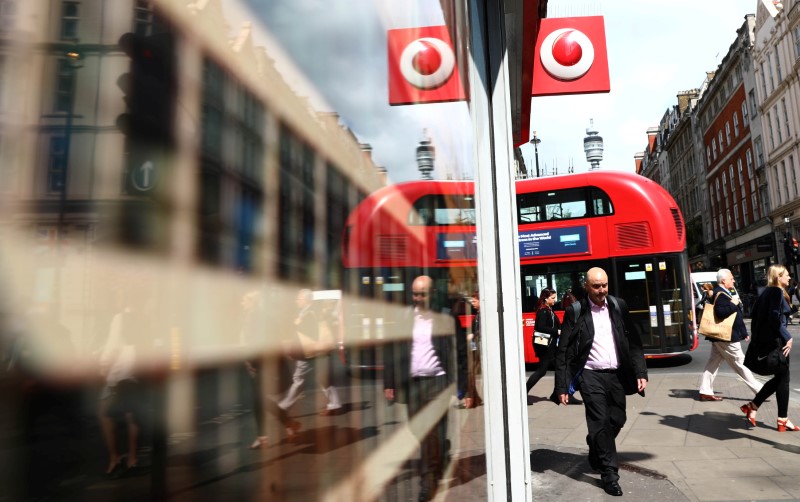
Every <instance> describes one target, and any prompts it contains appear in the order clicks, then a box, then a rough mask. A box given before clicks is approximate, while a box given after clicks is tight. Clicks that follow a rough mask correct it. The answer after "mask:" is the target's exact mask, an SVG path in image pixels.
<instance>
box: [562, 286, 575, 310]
mask: <svg viewBox="0 0 800 502" xmlns="http://www.w3.org/2000/svg"><path fill="white" fill-rule="evenodd" d="M577 300H578V299H577V298H575V295H573V294H572V288H567V290H566V291H565V292H564V296H563V297H561V309H562V310H567V308H568V307H569V306H570V305H572V304H573V303H575V302H576V301H577Z"/></svg>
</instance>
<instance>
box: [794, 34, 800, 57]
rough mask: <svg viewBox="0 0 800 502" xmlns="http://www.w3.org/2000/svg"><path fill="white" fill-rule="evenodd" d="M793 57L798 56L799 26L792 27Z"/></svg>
mask: <svg viewBox="0 0 800 502" xmlns="http://www.w3.org/2000/svg"><path fill="white" fill-rule="evenodd" d="M794 57H795V58H796V59H797V58H800V26H796V27H795V28H794Z"/></svg>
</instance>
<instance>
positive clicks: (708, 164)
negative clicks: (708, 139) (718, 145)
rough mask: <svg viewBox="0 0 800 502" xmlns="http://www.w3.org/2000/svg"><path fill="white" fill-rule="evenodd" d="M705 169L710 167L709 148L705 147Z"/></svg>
mask: <svg viewBox="0 0 800 502" xmlns="http://www.w3.org/2000/svg"><path fill="white" fill-rule="evenodd" d="M706 161H707V163H706V167H711V147H710V146H707V147H706Z"/></svg>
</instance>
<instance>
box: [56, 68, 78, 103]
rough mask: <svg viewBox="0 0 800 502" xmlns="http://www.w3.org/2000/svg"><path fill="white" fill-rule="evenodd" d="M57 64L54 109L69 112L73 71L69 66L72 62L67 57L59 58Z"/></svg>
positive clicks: (73, 79) (73, 85) (73, 80)
mask: <svg viewBox="0 0 800 502" xmlns="http://www.w3.org/2000/svg"><path fill="white" fill-rule="evenodd" d="M57 64H58V70H57V71H58V74H57V75H56V101H55V109H56V111H57V112H62V113H71V112H72V110H71V104H72V94H73V89H74V88H75V72H74V71H73V68H72V66H71V64H72V62H71V61H69V60H67V59H59V60H58V63H57Z"/></svg>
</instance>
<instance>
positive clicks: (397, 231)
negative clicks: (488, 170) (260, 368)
mask: <svg viewBox="0 0 800 502" xmlns="http://www.w3.org/2000/svg"><path fill="white" fill-rule="evenodd" d="M516 192H517V214H516V218H517V223H518V229H519V230H518V232H519V256H520V276H521V286H522V291H521V297H522V311H523V319H521V322H522V323H523V336H524V337H525V344H524V347H525V361H526V362H531V363H532V362H537V361H538V359H537V357H536V354H535V352H534V349H533V345H532V343H531V336H532V334H533V322H534V319H535V315H536V312H535V308H536V303H537V300H538V295H539V292H540V291H541V290H542V289H543V288H545V287H549V288H553V289H555V290H556V291H557V293H558V295H559V301H558V302H557V304H556V306H555V310H556V313H557V314H558V315H559V316H561V317H562V318H563V312H564V303H562V300H563V299H564V297H565V296H567V295H568V293H569V292H571V293H572V294H573V295H574V296H575V297H577V298H580V297H581V295H583V294H584V289H583V282H584V275H585V272H586V271H587V270H588V269H590V268H591V267H595V266H598V267H602V268H604V269H605V270H606V271H607V272H608V274H609V290H610V292H611V293H612V294H616V295H619V296H621V297H623V298H624V299H625V300H626V301H627V303H628V306H629V308H630V311H631V314H632V317H633V320H634V322H635V323H636V324H637V325H638V326H639V328H640V332H641V334H642V342H643V345H644V349H645V354H646V356H647V357H663V356H669V355H676V354H680V353H683V352H687V351H690V350H694V349H695V348H696V347H697V338H696V336H695V334H694V323H693V320H692V314H691V313H692V303H691V292H690V290H689V288H688V287H687V285H688V284H689V277H688V270H689V268H688V265H687V258H686V236H685V231H684V228H685V227H684V222H683V217H682V215H681V212H680V210H679V209H678V206H677V204H676V203H675V201H674V200H673V198H672V197H671V196H670V195H669V194H668V193H667V192H666V191H665V190H664V189H663V188H662V187H661V186H660V185H658V184H657V183H655V182H653V181H652V180H649V179H647V178H644V177H642V176H639V175H637V174H633V173H626V172H621V171H592V172H587V173H580V174H569V175H562V176H551V177H546V178H538V179H532V180H522V181H518V182H517V184H516ZM473 194H474V183H473V182H472V181H416V182H409V183H402V184H397V185H392V186H389V187H386V188H383V189H381V190H379V191H377V192H375V193H373V194H371V195H370V196H368V197H367V198H366V199H364V200H363V201H362V202H361V203H360V204H359V205H358V206H357V207H356V208H355V210H354V211H353V212H352V213H351V214H350V216H349V218H348V220H347V223H346V233H345V238H344V242H343V262H344V266H345V268H346V269H347V270H348V272H349V273H351V274H356V276H357V277H353V278H352V280H351V281H350V283H351V284H353V283H357V284H359V287H360V288H361V291H360V296H361V297H370V298H380V299H381V300H383V301H384V302H395V301H396V302H408V301H409V290H410V282H411V281H412V280H413V278H414V277H416V276H417V275H420V274H427V275H429V276H431V277H432V278H433V279H434V281H435V283H436V286H437V287H436V290H437V291H438V292H440V293H441V297H439V298H438V299H437V301H438V302H439V304H440V305H442V306H447V307H451V306H452V305H453V303H454V302H457V301H459V300H460V299H462V298H463V297H464V296H468V295H470V294H471V293H472V292H473V291H474V290H475V289H476V288H477V278H476V277H477V276H476V269H475V267H476V255H477V239H476V232H475V204H474V198H473ZM445 292H446V293H445ZM376 315H377V316H380V312H374V311H373V312H372V313H370V314H363V313H362V314H361V316H362V319H361V328H362V336H361V338H362V339H369V338H370V337H371V336H375V337H378V338H380V329H379V327H380V326H382V320H381V319H379V318H373V317H374V316H376ZM376 329H377V331H376ZM484 336H487V334H484Z"/></svg>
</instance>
